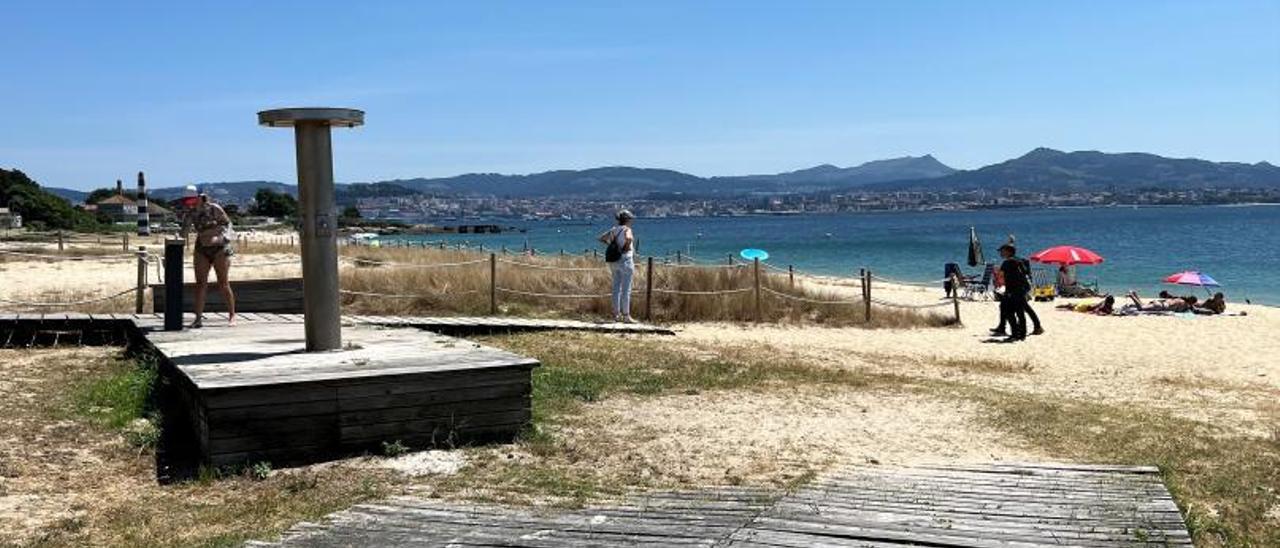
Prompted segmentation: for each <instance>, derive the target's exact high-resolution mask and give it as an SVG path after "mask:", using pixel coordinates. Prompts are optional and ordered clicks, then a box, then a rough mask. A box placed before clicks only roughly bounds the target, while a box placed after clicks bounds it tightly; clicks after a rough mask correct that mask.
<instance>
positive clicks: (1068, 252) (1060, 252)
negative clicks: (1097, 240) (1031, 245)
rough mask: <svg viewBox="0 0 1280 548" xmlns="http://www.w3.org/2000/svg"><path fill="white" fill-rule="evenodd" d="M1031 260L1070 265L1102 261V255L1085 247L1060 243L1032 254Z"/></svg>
mask: <svg viewBox="0 0 1280 548" xmlns="http://www.w3.org/2000/svg"><path fill="white" fill-rule="evenodd" d="M1031 260H1033V261H1035V262H1038V263H1053V264H1063V265H1068V266H1070V265H1076V264H1098V263H1101V262H1102V256H1101V255H1098V254H1097V253H1094V252H1092V251H1089V250H1088V249H1085V248H1083V247H1076V246H1074V245H1059V246H1054V247H1051V248H1049V249H1045V250H1043V251H1040V252H1038V253H1036V254H1035V255H1032V256H1031Z"/></svg>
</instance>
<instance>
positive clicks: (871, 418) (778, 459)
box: [567, 387, 1032, 485]
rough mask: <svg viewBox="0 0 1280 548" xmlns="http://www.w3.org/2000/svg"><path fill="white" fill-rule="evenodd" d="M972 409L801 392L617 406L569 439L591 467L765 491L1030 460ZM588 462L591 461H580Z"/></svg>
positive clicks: (593, 414)
mask: <svg viewBox="0 0 1280 548" xmlns="http://www.w3.org/2000/svg"><path fill="white" fill-rule="evenodd" d="M978 411H979V410H978V409H977V407H976V405H973V404H971V403H967V402H961V401H958V400H934V399H929V398H925V397H922V396H919V395H914V394H907V393H901V392H896V391H887V390H886V391H862V390H849V389H835V388H831V389H820V388H816V387H808V388H801V389H795V390H792V389H789V390H787V391H785V392H781V391H745V392H738V391H734V392H710V393H702V394H695V395H669V396H661V397H656V398H637V397H630V396H614V397H610V398H609V399H607V400H605V401H603V402H601V403H599V404H596V405H592V406H589V407H588V408H587V409H586V410H585V411H584V413H583V414H582V415H581V416H578V417H575V418H574V419H573V420H572V421H571V422H570V424H569V426H568V429H569V430H570V431H571V432H572V434H573V435H570V436H567V438H568V439H579V440H589V441H584V443H583V444H582V445H583V447H581V448H576V449H575V450H576V451H577V452H579V453H580V454H581V455H583V456H584V458H590V459H592V462H593V466H595V467H599V468H602V469H607V470H624V469H632V470H638V471H639V473H640V475H641V476H643V477H652V478H653V479H660V480H665V481H668V482H676V483H679V484H688V485H707V484H726V483H738V482H746V483H769V482H776V481H778V480H779V479H785V478H794V477H796V476H797V475H799V474H800V473H802V472H804V471H806V470H814V471H820V470H823V469H825V468H827V467H828V466H832V465H850V464H881V463H885V464H888V463H915V462H934V463H936V462H992V461H1001V460H1005V461H1009V460H1022V461H1025V460H1029V459H1031V458H1032V454H1031V453H1029V452H1028V451H1025V450H1023V449H1020V448H1017V447H1014V446H1012V445H1011V444H1009V443H1008V442H1007V441H1004V440H1001V438H1000V435H999V434H998V433H997V432H994V431H992V430H990V429H987V428H985V427H982V426H979V424H978V423H979V421H977V420H975V417H976V415H977V413H978ZM587 455H589V456H587Z"/></svg>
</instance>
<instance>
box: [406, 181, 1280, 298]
mask: <svg viewBox="0 0 1280 548" xmlns="http://www.w3.org/2000/svg"><path fill="white" fill-rule="evenodd" d="M467 222H473V221H467ZM474 222H476V223H480V222H493V223H497V224H501V225H504V226H516V227H519V228H522V229H524V230H525V232H505V233H502V234H459V235H444V236H442V235H429V236H411V237H395V238H383V239H384V240H387V239H409V240H428V241H431V242H438V241H445V242H448V244H449V245H454V244H456V243H464V244H466V245H469V246H478V245H481V244H483V245H484V246H485V248H486V249H487V250H495V251H496V250H498V249H500V248H501V247H503V246H505V247H506V248H507V249H508V250H510V251H513V252H516V251H521V250H523V249H525V248H526V247H530V248H534V249H536V250H537V252H538V253H553V254H554V253H559V252H560V251H561V250H563V251H564V252H566V253H579V254H581V253H584V251H586V250H590V249H598V250H601V251H603V246H602V245H600V244H598V243H597V242H596V240H595V238H596V236H598V235H599V234H600V233H601V232H603V231H604V230H606V229H607V228H608V227H609V225H610V224H611V222H610V220H608V219H599V220H598V221H596V222H582V221H501V220H498V221H474ZM634 226H635V233H636V236H637V238H638V239H639V242H640V244H639V252H640V253H641V254H644V255H656V256H664V255H671V256H674V254H675V252H676V251H680V252H681V254H682V255H683V256H685V257H689V256H692V257H696V258H697V259H698V260H700V261H703V262H718V263H724V262H726V261H727V260H728V257H730V256H736V255H737V253H738V252H739V251H740V250H742V249H744V248H759V249H764V250H766V251H768V252H769V256H770V257H769V263H770V264H772V265H773V266H777V267H781V268H786V267H787V266H788V265H791V266H794V267H795V268H796V269H797V270H799V271H803V272H808V273H814V274H827V275H841V276H856V275H857V272H858V269H860V268H870V269H872V271H873V272H875V273H876V274H877V275H879V276H884V277H888V278H895V279H901V280H907V281H926V280H937V279H940V278H942V276H943V265H944V264H946V263H948V262H956V263H960V264H961V265H962V266H963V268H964V269H965V271H966V272H971V273H975V274H976V273H980V267H979V268H970V267H968V266H967V265H965V264H964V263H965V259H966V254H967V250H968V245H969V228H970V227H973V228H974V229H976V231H977V233H978V236H979V239H980V240H981V242H982V244H983V251H984V252H985V258H986V260H987V261H989V262H994V261H998V254H997V252H996V248H997V247H998V246H999V245H1000V244H1002V243H1004V242H1005V241H1007V239H1008V236H1009V235H1013V236H1014V238H1015V241H1016V244H1017V246H1018V249H1019V253H1020V254H1023V255H1030V254H1031V253H1034V252H1036V251H1039V250H1041V249H1044V248H1047V247H1050V246H1055V245H1076V246H1081V247H1085V248H1088V249H1091V250H1093V251H1095V252H1097V253H1098V254H1100V255H1102V256H1103V257H1104V258H1105V259H1106V261H1105V262H1104V263H1103V264H1101V265H1097V266H1082V267H1079V274H1078V276H1079V278H1080V279H1081V280H1082V281H1085V282H1092V281H1097V282H1098V283H1099V285H1100V286H1101V288H1102V289H1103V290H1105V291H1109V292H1116V293H1119V292H1124V291H1128V290H1130V289H1135V290H1137V291H1139V293H1141V294H1144V295H1151V294H1153V293H1155V292H1157V291H1159V290H1161V289H1170V290H1175V292H1178V290H1177V288H1175V287H1172V286H1168V285H1163V284H1161V280H1162V279H1163V278H1164V277H1165V276H1168V275H1169V274H1173V273H1175V272H1179V271H1183V270H1200V271H1202V272H1205V273H1207V274H1209V275H1210V276H1212V277H1214V278H1215V279H1217V280H1218V282H1220V283H1221V284H1222V291H1223V292H1224V293H1226V295H1227V298H1228V300H1229V301H1230V300H1235V301H1243V300H1245V299H1250V300H1252V301H1253V302H1255V303H1265V304H1271V305H1280V207H1277V206H1266V205H1260V206H1196V207H1138V208H1135V207H1127V206H1126V207H1100V208H1063V209H999V210H976V211H913V212H874V213H849V214H830V215H788V216H750V217H697V218H686V217H680V218H642V219H637V220H636V221H635V225H634ZM1180 292H1183V293H1186V292H1194V293H1199V294H1202V295H1203V294H1204V291H1202V290H1200V289H1198V288H1189V289H1184V290H1181V291H1180Z"/></svg>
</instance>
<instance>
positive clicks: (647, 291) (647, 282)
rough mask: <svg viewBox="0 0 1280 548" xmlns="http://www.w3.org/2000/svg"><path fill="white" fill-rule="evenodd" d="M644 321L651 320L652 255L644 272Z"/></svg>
mask: <svg viewBox="0 0 1280 548" xmlns="http://www.w3.org/2000/svg"><path fill="white" fill-rule="evenodd" d="M644 321H646V322H651V321H653V257H649V261H648V266H646V267H645V272H644Z"/></svg>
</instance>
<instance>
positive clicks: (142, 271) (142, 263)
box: [133, 246, 147, 314]
mask: <svg viewBox="0 0 1280 548" xmlns="http://www.w3.org/2000/svg"><path fill="white" fill-rule="evenodd" d="M146 291H147V246H139V247H138V290H137V293H136V294H135V295H134V299H133V313H134V314H141V313H142V305H143V304H145V302H146V300H147V293H146Z"/></svg>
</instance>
